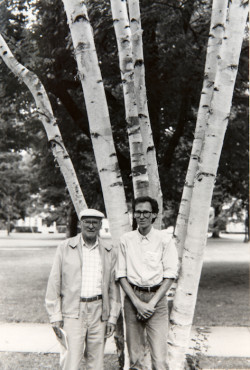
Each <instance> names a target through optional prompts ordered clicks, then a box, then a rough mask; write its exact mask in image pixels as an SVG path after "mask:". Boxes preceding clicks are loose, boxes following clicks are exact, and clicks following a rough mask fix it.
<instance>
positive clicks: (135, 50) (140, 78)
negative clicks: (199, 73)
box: [128, 0, 163, 229]
mask: <svg viewBox="0 0 250 370" xmlns="http://www.w3.org/2000/svg"><path fill="white" fill-rule="evenodd" d="M128 7H129V20H130V29H131V41H132V55H133V64H134V81H135V94H136V102H137V110H138V117H139V123H140V129H141V135H142V142H143V149H144V155H145V158H146V163H147V170H148V177H149V192H150V195H151V196H152V197H153V198H154V199H156V200H157V202H158V205H159V213H158V217H157V219H156V221H155V223H154V226H155V227H156V228H159V229H160V228H161V219H162V207H163V200H162V191H161V184H160V178H159V171H158V164H157V159H156V151H155V145H154V140H153V134H152V129H151V124H150V118H149V112H148V103H147V92H146V83H145V66H144V56H143V43H142V33H143V32H142V28H141V16H140V4H139V0H128Z"/></svg>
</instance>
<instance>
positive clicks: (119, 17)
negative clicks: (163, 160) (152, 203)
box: [110, 0, 149, 197]
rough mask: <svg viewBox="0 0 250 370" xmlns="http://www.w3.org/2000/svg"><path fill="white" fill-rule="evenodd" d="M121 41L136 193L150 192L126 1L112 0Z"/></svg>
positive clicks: (123, 85)
mask: <svg viewBox="0 0 250 370" xmlns="http://www.w3.org/2000/svg"><path fill="white" fill-rule="evenodd" d="M110 3H111V9H112V15H113V21H114V28H115V34H116V39H117V45H118V54H119V63H120V70H121V78H122V87H123V95H124V104H125V112H126V121H127V130H128V138H129V147H130V158H131V170H132V180H133V188H134V196H135V197H138V196H142V195H149V179H148V173H147V165H146V160H145V156H144V151H143V143H142V136H141V130H140V123H139V117H138V110H137V102H136V95H135V85H134V82H135V81H134V66H133V57H132V45H131V30H130V26H129V20H128V13H127V6H126V1H123V0H110Z"/></svg>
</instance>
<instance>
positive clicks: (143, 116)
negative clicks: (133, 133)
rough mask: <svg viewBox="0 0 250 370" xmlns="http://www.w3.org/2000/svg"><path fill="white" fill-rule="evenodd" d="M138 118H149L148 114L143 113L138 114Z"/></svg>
mask: <svg viewBox="0 0 250 370" xmlns="http://www.w3.org/2000/svg"><path fill="white" fill-rule="evenodd" d="M138 117H139V118H148V116H146V114H142V113H139V114H138Z"/></svg>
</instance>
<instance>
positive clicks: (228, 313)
mask: <svg viewBox="0 0 250 370" xmlns="http://www.w3.org/2000/svg"><path fill="white" fill-rule="evenodd" d="M0 242H1V243H0V246H2V245H3V244H2V240H1V241H0ZM213 243H214V241H213ZM227 243H228V242H227V241H220V242H219V243H218V248H222V247H225V248H226V246H227ZM239 244H240V245H241V242H240V243H239ZM16 247H18V241H17V246H16ZM35 247H36V242H34V248H35ZM214 247H215V245H213V248H214ZM216 247H217V244H216ZM54 254H55V247H54V246H51V247H49V246H46V247H43V248H40V249H37V250H33V249H32V248H30V249H29V248H26V249H25V250H23V249H22V248H21V249H20V250H17V248H15V250H14V249H13V250H11V249H8V248H5V249H0V291H1V294H0V322H1V321H2V322H33V323H48V317H47V313H46V310H45V306H44V297H45V291H46V285H47V280H48V276H49V272H50V269H51V265H52V261H53V257H54ZM193 323H194V325H198V326H199V325H200V326H204V325H206V326H250V310H249V262H244V261H242V262H239V261H237V262H232V261H231V262H229V261H227V262H222V261H216V262H211V261H210V262H206V263H204V265H203V269H202V275H201V280H200V286H199V292H198V299H197V305H196V310H195V316H194V322H193ZM249 360H250V359H246V358H242V359H240V358H238V359H233V358H231V359H230V358H209V357H204V358H200V359H199V365H195V366H194V367H193V369H199V368H202V369H224V370H226V369H235V370H236V369H250V362H249ZM105 361H106V367H105V369H107V370H114V369H117V364H116V356H113V357H112V356H109V357H106V360H105ZM200 366H201V367H200ZM0 369H1V370H2V369H4V370H15V369H25V370H29V369H53V370H56V369H58V355H57V354H55V355H53V354H49V355H47V354H32V353H29V354H25V353H6V352H0Z"/></svg>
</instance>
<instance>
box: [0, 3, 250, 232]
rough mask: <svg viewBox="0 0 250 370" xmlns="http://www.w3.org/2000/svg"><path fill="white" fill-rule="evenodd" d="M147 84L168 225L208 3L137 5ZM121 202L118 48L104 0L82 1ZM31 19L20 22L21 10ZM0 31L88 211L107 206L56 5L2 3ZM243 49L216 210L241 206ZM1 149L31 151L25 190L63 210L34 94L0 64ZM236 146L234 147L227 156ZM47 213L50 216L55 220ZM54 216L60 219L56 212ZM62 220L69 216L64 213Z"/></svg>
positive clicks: (198, 83) (195, 99)
mask: <svg viewBox="0 0 250 370" xmlns="http://www.w3.org/2000/svg"><path fill="white" fill-rule="evenodd" d="M140 5H141V17H142V28H143V30H144V33H143V42H144V60H145V69H146V87H147V94H148V105H149V113H150V119H151V125H152V130H153V135H154V140H155V145H156V149H157V159H158V164H159V172H160V177H161V184H162V190H163V196H164V206H165V210H166V218H165V226H169V225H173V224H174V222H175V218H176V215H177V212H178V208H179V202H180V199H181V194H182V188H183V184H184V181H185V175H186V170H187V166H188V162H189V155H190V152H191V145H192V141H193V132H194V129H195V123H196V115H197V109H198V105H199V99H200V93H201V88H202V82H203V73H204V64H205V56H206V46H207V40H208V33H209V26H210V12H211V4H210V3H209V4H208V3H207V2H204V1H200V0H196V1H194V0H187V1H176V0H170V1H164V0H158V1H151V0H145V1H141V4H140ZM87 6H88V10H89V17H90V21H91V24H92V27H93V31H94V38H95V42H96V49H97V53H98V58H99V62H100V67H101V71H102V76H103V80H104V85H105V91H106V96H107V101H108V106H109V111H110V117H111V124H112V128H113V135H114V139H115V145H116V149H117V153H118V159H119V164H120V167H121V169H122V177H123V180H124V185H125V191H126V196H127V200H128V202H131V200H132V185H131V183H132V181H131V175H130V165H129V152H128V142H127V135H126V123H125V112H124V102H123V95H122V86H121V79H120V70H119V63H118V55H117V45H116V39H115V33H114V29H113V21H112V17H111V11H110V2H109V1H108V0H105V1H103V0H93V1H92V0H91V1H90V0H89V1H87ZM28 9H29V12H31V13H32V14H33V15H34V17H35V19H36V21H35V22H34V21H33V20H32V19H33V18H28V17H27V12H26V11H27V10H28ZM0 17H1V19H0V20H1V22H0V24H1V26H0V27H1V33H3V35H4V37H5V38H6V41H7V42H8V44H9V46H10V48H11V49H12V51H13V53H14V55H15V56H16V58H17V59H18V60H19V61H20V62H21V63H23V64H24V65H25V66H26V67H28V68H30V69H31V70H33V71H34V72H35V73H36V74H37V75H38V77H39V78H40V79H41V81H42V82H43V84H44V86H45V88H46V90H47V92H48V95H49V98H50V101H51V104H52V107H53V111H54V114H55V117H56V118H57V122H58V125H59V128H60V131H61V133H62V136H63V140H64V143H65V145H66V148H67V150H68V151H69V154H70V157H71V159H72V162H73V164H74V167H75V169H76V173H77V176H78V177H79V182H80V184H81V186H82V189H83V193H84V196H85V198H86V201H87V204H88V206H89V207H101V209H102V210H104V204H103V199H102V194H101V187H100V181H99V178H98V176H97V170H96V166H95V160H94V155H93V150H92V145H91V141H90V138H89V128H88V119H87V114H86V108H85V104H84V100H83V94H82V90H81V85H80V82H79V80H78V76H77V68H76V61H75V58H74V52H73V46H72V41H71V37H70V33H69V28H68V25H67V20H66V15H65V12H64V9H63V3H62V1H61V0H53V1H52V0H40V1H39V2H34V1H24V0H3V1H2V2H1V4H0ZM247 63H248V44H247V42H246V43H245V44H244V46H243V50H242V55H241V61H240V67H239V73H238V77H237V81H236V88H235V96H234V100H233V107H232V114H231V117H230V123H229V129H228V131H227V134H226V138H225V144H224V148H223V151H222V157H221V162H220V167H219V170H218V178H217V181H216V188H215V193H214V199H213V202H214V206H216V205H217V204H220V205H222V204H223V203H225V202H227V201H228V200H229V199H231V198H232V197H235V198H237V199H242V201H243V204H244V206H245V205H246V203H247V197H248V195H247V189H248V178H247V173H248V165H247V163H248V160H247V159H246V158H247V156H248V146H247V142H248V124H247V114H248V111H247V107H248V100H247V99H246V89H247V82H248V73H247V71H248V68H247ZM0 87H1V89H0V90H1V101H0V108H1V109H0V112H1V113H0V131H1V132H0V134H1V137H2V140H1V141H0V151H1V152H8V151H10V150H14V151H20V150H21V149H25V150H28V151H30V152H31V154H32V169H33V171H32V173H33V174H32V176H33V181H32V184H31V189H30V190H29V191H30V192H31V194H38V193H39V202H40V203H41V204H50V205H54V206H55V207H59V208H58V209H60V211H58V215H59V214H60V212H62V207H65V205H67V206H66V207H68V205H69V202H70V201H69V196H68V194H67V190H66V189H65V184H64V180H63V178H62V176H61V174H60V171H59V169H58V168H56V167H55V163H54V160H53V157H52V154H51V153H50V152H49V150H48V149H49V148H48V144H47V139H46V134H45V132H44V130H43V128H42V124H41V123H40V121H39V119H38V117H37V115H36V110H35V106H34V101H33V98H32V96H31V94H30V93H29V92H28V91H27V89H26V87H25V86H22V85H20V84H18V83H17V79H16V77H14V76H13V75H12V74H11V73H10V72H9V70H8V69H7V68H6V67H5V65H3V63H1V64H0ZM232 149H233V150H232ZM53 217H54V216H53ZM58 217H59V216H58ZM65 217H66V216H65Z"/></svg>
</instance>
